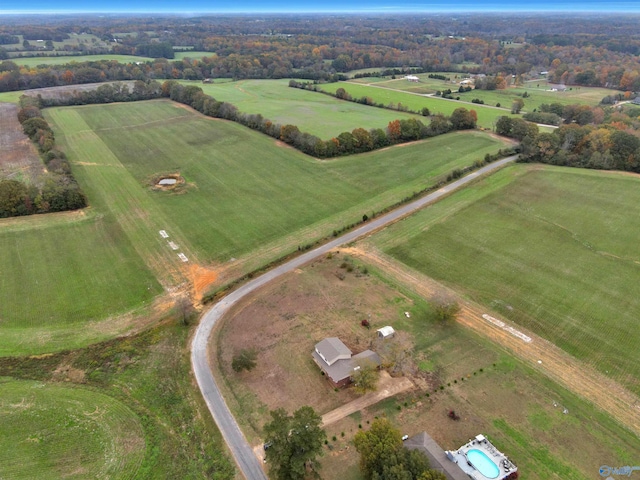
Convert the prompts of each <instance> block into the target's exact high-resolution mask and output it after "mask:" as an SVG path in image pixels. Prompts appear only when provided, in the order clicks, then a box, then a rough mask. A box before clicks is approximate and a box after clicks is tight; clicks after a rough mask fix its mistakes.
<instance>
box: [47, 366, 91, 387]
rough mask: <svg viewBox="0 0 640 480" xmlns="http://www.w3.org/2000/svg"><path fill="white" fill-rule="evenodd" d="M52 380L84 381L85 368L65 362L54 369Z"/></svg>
mask: <svg viewBox="0 0 640 480" xmlns="http://www.w3.org/2000/svg"><path fill="white" fill-rule="evenodd" d="M51 380H53V381H56V382H72V383H84V382H85V379H84V370H80V369H78V368H74V367H72V366H71V364H69V363H67V362H63V363H62V364H60V365H59V366H58V368H56V369H55V370H54V371H53V373H52V374H51Z"/></svg>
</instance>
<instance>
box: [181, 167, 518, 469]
mask: <svg viewBox="0 0 640 480" xmlns="http://www.w3.org/2000/svg"><path fill="white" fill-rule="evenodd" d="M516 158H517V155H513V156H511V157H507V158H503V159H502V160H498V161H497V162H494V163H490V164H489V165H486V166H485V167H482V168H481V169H479V170H476V171H475V172H473V173H470V174H469V175H467V176H465V177H462V178H460V179H458V180H456V181H455V182H453V183H450V184H449V185H447V186H445V187H443V188H441V189H439V190H436V191H435V192H433V193H430V194H429V195H426V196H424V197H422V198H420V199H418V200H416V201H414V202H411V203H408V204H406V205H403V206H402V207H400V208H398V209H396V210H394V211H392V212H389V213H387V214H385V215H382V216H380V217H377V218H375V219H373V220H371V221H369V222H367V223H365V224H363V225H362V226H361V227H359V228H357V229H355V230H352V231H350V232H348V233H346V234H344V235H342V236H341V237H338V238H336V239H334V240H332V241H330V242H328V243H325V244H324V245H322V246H320V247H318V248H315V249H313V250H310V251H308V252H307V253H304V254H303V255H300V256H298V257H296V258H294V259H293V260H290V261H288V262H287V263H284V264H282V265H280V266H278V267H276V268H274V269H273V270H270V271H268V272H266V273H264V274H262V275H261V276H259V277H258V278H255V279H254V280H251V281H250V282H248V283H245V284H244V285H242V286H241V287H240V288H238V289H237V290H235V291H234V292H232V293H230V294H229V295H227V296H226V297H224V298H223V299H222V300H220V301H219V302H218V303H216V304H215V305H214V306H213V307H212V308H211V309H210V310H209V311H208V312H207V313H206V314H205V315H204V316H203V317H202V320H201V321H200V325H198V329H197V330H196V333H195V335H194V337H193V341H192V343H191V365H192V366H193V372H194V374H195V376H196V381H197V382H198V386H199V387H200V391H201V392H202V396H203V397H204V399H205V401H206V402H207V406H208V407H209V410H210V411H211V415H213V419H214V420H215V422H216V424H217V425H218V428H219V429H220V432H222V436H223V437H224V439H225V441H226V442H227V445H228V446H229V449H230V450H231V453H232V454H233V456H234V458H235V460H236V462H237V464H238V466H239V467H240V470H241V472H242V474H243V475H244V476H245V478H247V479H248V480H261V479H264V480H266V479H267V476H266V474H265V473H264V471H263V469H262V465H261V464H260V461H259V460H258V459H257V458H256V456H255V455H254V453H253V450H252V449H251V447H250V446H249V444H248V443H247V440H246V439H245V438H244V435H243V434H242V432H241V431H240V428H239V427H238V424H237V423H236V421H235V419H234V418H233V415H232V414H231V411H230V410H229V408H228V407H227V404H226V403H225V401H224V398H223V397H222V394H221V393H220V390H219V389H218V386H217V385H216V382H215V380H214V378H213V373H212V372H211V369H210V368H209V361H208V355H207V344H208V343H209V337H210V336H211V331H212V330H213V327H214V325H215V324H216V322H217V321H218V320H219V319H220V318H222V317H223V316H224V314H225V313H226V312H227V311H228V310H229V309H230V308H231V307H232V306H233V305H234V304H236V303H237V302H238V301H239V300H241V299H242V298H243V297H244V296H245V295H248V294H249V293H251V292H253V291H254V290H256V289H258V288H260V287H261V286H263V285H265V284H267V283H269V282H270V281H271V280H273V279H275V278H277V277H279V276H280V275H283V274H285V273H287V272H290V271H292V270H294V269H296V268H298V267H300V266H302V265H304V264H306V263H308V262H310V261H311V260H313V259H315V258H317V257H319V256H321V255H324V254H326V253H327V252H329V251H330V250H332V249H334V248H336V247H339V246H340V245H343V244H345V243H349V242H352V241H354V240H356V239H358V238H360V237H362V236H363V235H367V234H369V233H371V232H373V231H375V230H378V229H379V228H382V227H384V226H386V225H387V224H389V223H391V222H394V221H396V220H398V219H399V218H402V217H404V216H406V215H409V214H410V213H413V212H415V211H416V210H419V209H420V208H422V207H424V206H425V205H428V204H430V203H433V202H435V201H437V200H439V199H440V198H442V197H443V196H445V195H447V194H449V193H450V192H452V191H454V190H457V189H459V188H460V187H462V186H464V185H466V184H467V183H469V182H471V181H473V180H474V179H475V178H476V177H479V176H482V175H484V174H487V173H489V172H491V171H493V170H496V169H498V168H500V167H502V166H503V165H505V164H507V163H509V162H513V161H514V160H515V159H516Z"/></svg>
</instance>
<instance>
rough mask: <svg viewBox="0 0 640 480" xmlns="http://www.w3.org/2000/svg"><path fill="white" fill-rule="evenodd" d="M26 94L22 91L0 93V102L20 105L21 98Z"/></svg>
mask: <svg viewBox="0 0 640 480" xmlns="http://www.w3.org/2000/svg"><path fill="white" fill-rule="evenodd" d="M23 93H24V92H23V91H22V90H20V91H18V92H2V93H0V102H7V103H16V104H17V103H18V102H19V101H20V96H21V95H22V94H23Z"/></svg>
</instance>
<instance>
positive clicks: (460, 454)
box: [445, 435, 518, 480]
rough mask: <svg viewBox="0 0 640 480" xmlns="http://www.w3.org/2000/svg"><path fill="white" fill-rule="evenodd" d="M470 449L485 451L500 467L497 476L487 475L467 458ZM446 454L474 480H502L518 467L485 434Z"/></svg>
mask: <svg viewBox="0 0 640 480" xmlns="http://www.w3.org/2000/svg"><path fill="white" fill-rule="evenodd" d="M470 450H479V451H480V452H483V453H484V454H485V455H486V456H487V457H488V458H489V460H491V461H492V462H493V463H494V464H495V465H496V467H498V471H499V473H498V475H497V476H495V477H487V476H485V475H483V474H482V473H481V471H479V470H478V469H477V468H476V467H475V466H474V465H473V463H472V462H470V461H469V459H468V458H467V452H469V451H470ZM445 455H446V456H447V458H448V459H449V460H451V462H453V463H455V464H457V466H458V467H460V469H461V470H462V471H463V472H464V473H465V474H466V475H467V476H468V477H469V478H472V479H474V480H495V479H497V480H502V479H503V478H505V477H507V476H509V475H510V474H512V473H513V472H515V471H517V470H518V468H517V467H516V466H515V465H514V464H513V463H512V462H511V460H509V459H508V458H507V456H506V455H505V454H504V453H502V452H500V451H499V450H498V449H497V448H496V447H494V446H493V444H492V443H491V442H490V441H489V440H488V439H487V438H486V437H485V436H484V435H478V436H476V437H475V438H474V439H472V440H469V442H467V443H466V444H465V445H463V446H462V447H460V448H459V449H458V450H455V451H447V452H445Z"/></svg>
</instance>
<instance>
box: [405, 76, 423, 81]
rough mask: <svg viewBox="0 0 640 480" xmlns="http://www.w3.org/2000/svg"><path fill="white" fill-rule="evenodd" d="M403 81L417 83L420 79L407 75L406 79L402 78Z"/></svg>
mask: <svg viewBox="0 0 640 480" xmlns="http://www.w3.org/2000/svg"><path fill="white" fill-rule="evenodd" d="M404 79H405V80H409V81H410V82H419V81H420V79H419V78H418V77H416V76H415V75H407V76H406V77H404Z"/></svg>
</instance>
